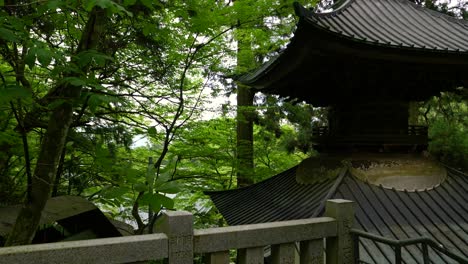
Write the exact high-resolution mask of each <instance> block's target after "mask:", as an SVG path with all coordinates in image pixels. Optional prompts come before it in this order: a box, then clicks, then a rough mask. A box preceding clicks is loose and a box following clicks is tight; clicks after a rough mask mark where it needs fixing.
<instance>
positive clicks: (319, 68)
mask: <svg viewBox="0 0 468 264" xmlns="http://www.w3.org/2000/svg"><path fill="white" fill-rule="evenodd" d="M294 7H295V12H296V15H297V16H298V17H299V22H298V24H297V27H296V30H295V32H294V36H293V37H292V39H291V41H290V43H289V45H288V46H287V47H286V49H285V50H284V51H283V52H281V53H280V54H279V55H278V56H276V57H274V58H273V59H271V60H270V61H269V62H267V63H265V64H264V65H262V66H261V67H259V68H258V69H256V70H254V71H252V72H250V73H248V74H245V75H243V76H241V77H240V78H239V79H238V81H239V82H241V83H243V84H245V85H248V86H250V87H251V88H252V89H255V90H258V91H261V92H263V93H267V94H275V95H279V96H281V97H284V98H290V99H297V100H299V101H305V102H307V103H310V104H312V105H313V106H314V107H328V126H326V127H316V128H315V129H314V133H313V135H312V136H313V140H314V144H315V147H316V148H317V149H318V150H319V151H320V152H321V154H320V155H319V156H318V157H313V158H309V159H306V160H304V161H303V162H301V164H299V165H297V166H295V167H293V168H291V169H289V170H287V171H285V172H282V173H280V174H278V175H276V176H273V177H272V178H270V179H267V180H265V181H263V182H259V183H257V184H254V185H251V186H248V187H245V188H241V189H237V190H230V191H219V192H207V194H208V195H210V197H211V199H212V200H213V201H214V203H215V205H216V207H217V208H218V210H219V211H220V212H221V214H222V215H223V216H224V218H225V219H226V220H227V222H228V224H230V225H240V224H251V223H262V222H273V221H282V220H292V219H302V218H309V217H318V216H322V214H323V211H324V204H325V201H326V200H327V199H332V198H342V199H349V200H353V201H355V202H356V206H357V208H356V217H355V227H356V228H358V229H361V230H363V231H365V232H370V233H373V234H375V235H379V236H384V237H388V238H391V239H408V238H416V237H429V238H431V239H433V240H434V241H437V243H439V244H441V245H443V247H444V248H446V249H447V250H449V251H450V252H452V253H454V254H456V255H458V256H459V259H458V260H457V259H453V258H451V257H449V256H446V255H444V254H440V253H438V252H435V251H430V252H429V253H427V254H429V257H430V260H431V261H432V262H433V263H459V262H457V261H459V260H460V259H462V261H468V206H467V204H468V176H467V175H466V174H464V173H463V172H460V171H456V170H453V169H451V168H448V167H446V166H444V165H442V164H439V163H438V162H436V161H434V160H431V159H429V158H427V157H424V155H422V154H421V151H420V150H424V149H425V148H426V147H427V144H428V136H427V128H426V127H423V126H415V125H414V124H410V123H409V119H410V113H409V106H410V104H411V103H412V102H418V101H424V100H427V99H429V98H430V97H432V96H437V95H440V93H441V92H444V91H456V90H457V89H466V87H468V23H467V22H466V21H463V20H458V19H455V18H453V17H450V16H447V15H444V14H441V13H438V12H435V11H433V10H429V9H426V8H424V7H421V6H418V5H416V4H414V3H412V2H410V1H407V0H346V1H338V3H337V4H336V5H335V6H333V7H332V8H331V11H330V12H325V13H323V12H317V11H316V10H310V9H306V8H304V7H303V6H301V5H299V4H297V3H296V4H295V5H294ZM408 153H410V154H408ZM358 246H359V247H358V250H357V251H358V252H357V254H356V255H357V256H358V257H359V256H360V259H357V261H363V262H364V263H393V257H392V254H394V252H393V249H392V248H391V247H389V246H387V247H386V246H385V245H382V244H379V243H377V242H375V241H370V240H365V239H362V240H360V241H359V243H358ZM423 251H424V250H423V249H422V248H421V247H418V246H412V247H407V248H403V249H402V252H401V256H402V258H403V263H423V262H424V261H426V257H427V254H426V253H424V252H423ZM424 254H425V255H426V257H424V259H425V260H423V257H421V256H422V255H424ZM424 263H426V262H424Z"/></svg>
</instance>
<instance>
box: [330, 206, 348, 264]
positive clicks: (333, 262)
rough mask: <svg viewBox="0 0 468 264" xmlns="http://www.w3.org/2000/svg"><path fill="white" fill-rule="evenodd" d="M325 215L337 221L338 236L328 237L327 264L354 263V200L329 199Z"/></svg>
mask: <svg viewBox="0 0 468 264" xmlns="http://www.w3.org/2000/svg"><path fill="white" fill-rule="evenodd" d="M325 216H328V217H333V218H335V219H336V221H337V227H338V230H337V236H336V237H329V238H327V239H326V260H327V264H348V263H349V264H351V263H354V257H353V255H354V252H353V238H352V235H351V233H350V230H351V228H353V223H354V202H352V201H348V200H343V199H334V200H328V201H327V204H326V207H325Z"/></svg>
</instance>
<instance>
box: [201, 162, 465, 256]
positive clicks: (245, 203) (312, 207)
mask: <svg viewBox="0 0 468 264" xmlns="http://www.w3.org/2000/svg"><path fill="white" fill-rule="evenodd" d="M299 167H300V166H296V167H293V168H291V169H289V170H287V171H284V172H282V173H280V174H278V175H276V176H273V177H272V178H270V179H267V180H265V181H262V182H259V183H257V184H254V185H252V186H249V187H245V188H241V189H236V190H229V191H218V192H207V194H208V195H209V196H210V197H211V199H212V200H213V202H214V203H215V205H216V207H217V208H218V210H219V211H220V213H221V214H222V215H223V216H224V218H225V219H226V221H227V222H228V224H230V225H243V224H254V223H264V222H274V221H284V220H293V219H303V218H310V217H319V216H322V215H323V213H324V204H325V201H326V200H327V199H347V200H352V201H355V202H356V207H355V210H356V211H355V212H356V214H355V223H354V225H355V226H354V227H355V228H358V229H361V230H363V231H366V232H370V233H373V234H376V235H380V236H385V237H387V238H391V239H407V238H416V237H423V236H424V237H429V238H432V239H434V240H436V241H437V242H438V243H439V244H441V245H443V246H444V247H446V248H447V249H448V250H450V251H452V252H453V253H456V254H460V255H461V256H465V257H468V175H466V174H464V173H462V172H459V171H456V170H453V169H449V168H447V175H446V177H445V179H444V181H443V182H442V183H440V184H438V185H437V186H435V187H434V188H432V189H426V190H415V191H408V190H406V191H397V190H396V189H388V188H384V187H383V186H377V185H374V184H371V183H369V182H364V181H362V180H359V179H358V178H356V177H354V176H353V175H352V174H351V173H350V171H349V170H348V169H346V168H343V169H341V171H340V172H339V175H338V176H337V177H335V178H332V177H325V179H323V180H321V181H313V182H312V183H309V184H304V183H298V181H297V180H296V179H298V178H297V175H296V174H297V171H298V168H299ZM359 248H360V249H359V250H360V257H361V259H362V260H365V261H367V262H370V263H393V260H394V251H393V249H392V248H391V247H390V246H387V245H383V244H380V243H375V242H373V241H371V240H367V239H363V238H361V239H360V247H359ZM429 253H430V259H431V261H432V262H433V263H456V262H453V260H451V259H449V258H447V257H445V256H443V255H441V254H440V255H439V254H438V253H436V252H434V251H433V250H430V251H429ZM402 259H403V263H423V259H422V249H421V247H420V246H408V247H405V248H403V249H402Z"/></svg>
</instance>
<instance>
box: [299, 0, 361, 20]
mask: <svg viewBox="0 0 468 264" xmlns="http://www.w3.org/2000/svg"><path fill="white" fill-rule="evenodd" d="M355 1H356V0H339V1H338V2H337V3H335V4H333V5H332V7H336V8H334V9H333V11H330V12H323V13H320V12H316V11H315V10H311V9H308V8H305V7H304V6H303V5H301V4H300V3H299V2H294V3H293V5H294V11H295V13H296V15H297V16H299V17H301V18H302V17H306V16H307V15H310V16H313V17H327V16H335V15H337V14H340V13H342V12H343V11H345V10H346V9H347V8H348V7H349V6H350V5H351V4H352V3H354V2H355Z"/></svg>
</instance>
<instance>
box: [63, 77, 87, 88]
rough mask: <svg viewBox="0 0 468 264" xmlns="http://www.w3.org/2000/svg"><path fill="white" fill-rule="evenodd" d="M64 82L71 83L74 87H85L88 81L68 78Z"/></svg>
mask: <svg viewBox="0 0 468 264" xmlns="http://www.w3.org/2000/svg"><path fill="white" fill-rule="evenodd" d="M64 81H66V82H69V83H70V84H71V85H73V86H84V85H86V80H83V79H80V78H77V77H67V78H64Z"/></svg>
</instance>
